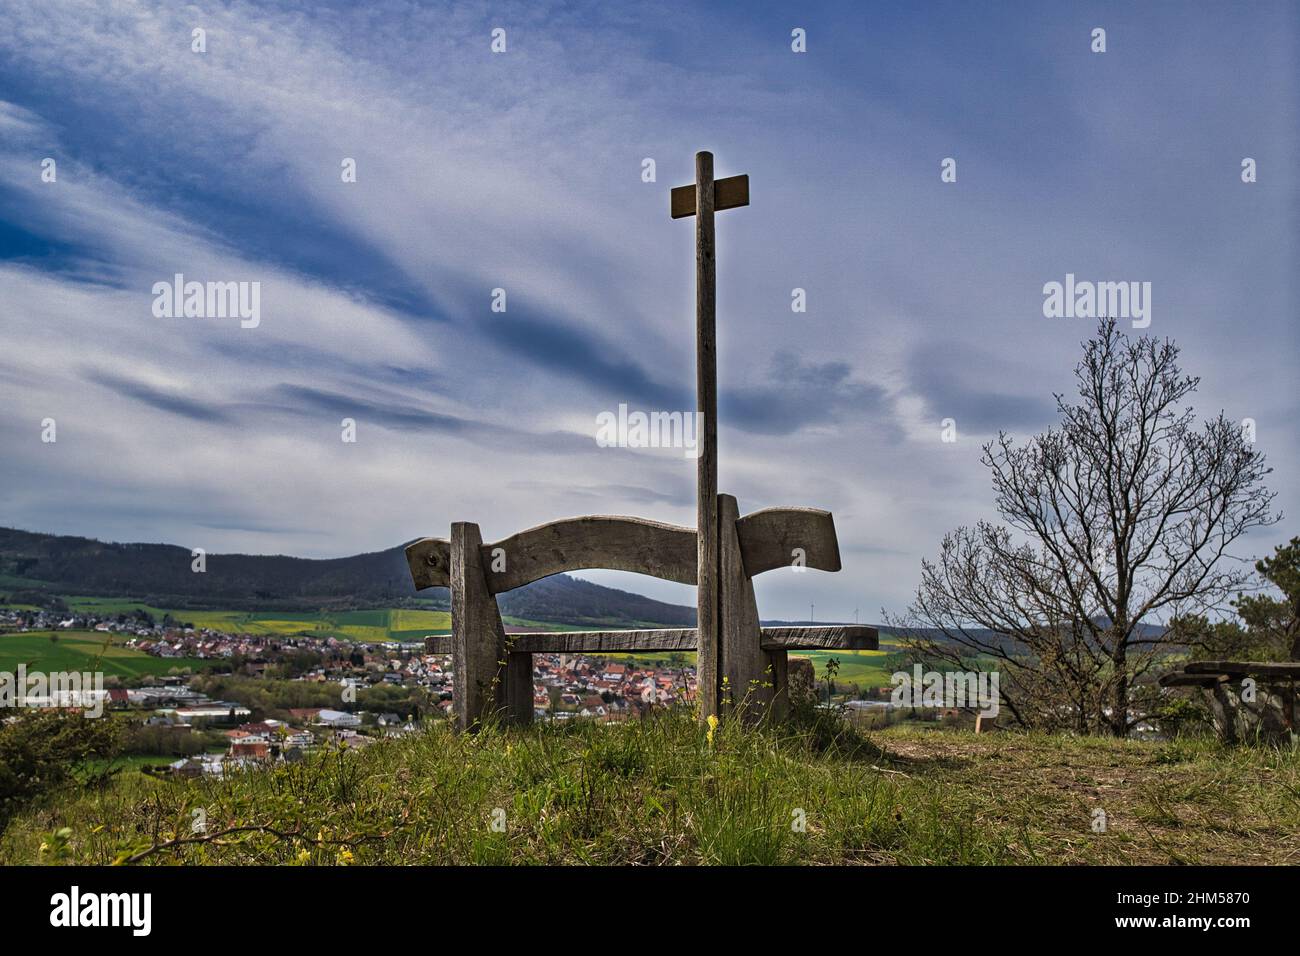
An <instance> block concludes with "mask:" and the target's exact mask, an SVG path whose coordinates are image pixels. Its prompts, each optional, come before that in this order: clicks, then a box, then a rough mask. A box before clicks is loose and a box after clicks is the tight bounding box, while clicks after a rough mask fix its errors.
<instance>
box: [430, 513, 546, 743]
mask: <svg viewBox="0 0 1300 956" xmlns="http://www.w3.org/2000/svg"><path fill="white" fill-rule="evenodd" d="M482 548H483V536H482V534H481V533H480V531H479V528H478V525H476V524H474V523H472V522H469V521H457V522H454V523H453V524H452V526H451V548H450V550H451V568H450V579H451V580H450V586H451V636H452V669H453V671H454V674H455V688H456V689H455V694H454V695H453V696H454V706H455V711H456V725H457V726H458V727H459V728H460V729H461V730H472V729H474V727H476V726H477V725H478V724H479V723H480V722H481V721H483V720H485V719H486V718H487V717H488V716H489V715H491V714H493V713H495V712H496V711H497V709H498V708H497V703H496V702H497V700H498V699H500V700H501V701H502V702H504V701H505V700H507V698H506V697H505V696H504V693H503V691H504V688H503V687H502V686H501V684H502V683H503V682H504V681H505V680H506V676H507V675H506V668H505V660H506V633H505V628H504V627H503V626H502V624H501V614H500V612H499V611H498V610H497V602H496V598H494V597H493V596H492V595H491V593H490V592H489V591H488V586H487V579H486V576H485V575H484V573H483V555H482ZM528 688H529V690H528V694H529V698H530V703H531V698H532V675H531V674H530V675H529V678H528Z"/></svg>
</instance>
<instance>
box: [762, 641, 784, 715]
mask: <svg viewBox="0 0 1300 956" xmlns="http://www.w3.org/2000/svg"><path fill="white" fill-rule="evenodd" d="M764 653H766V654H767V667H768V671H769V673H770V674H771V680H772V719H773V720H774V721H781V720H785V719H786V718H787V717H789V716H790V652H789V651H786V650H780V651H765V652H764Z"/></svg>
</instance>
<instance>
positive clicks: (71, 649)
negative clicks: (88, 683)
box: [0, 631, 211, 677]
mask: <svg viewBox="0 0 1300 956" xmlns="http://www.w3.org/2000/svg"><path fill="white" fill-rule="evenodd" d="M124 643H125V638H123V637H121V636H120V635H116V634H114V635H109V634H98V633H95V632H94V631H31V632H29V633H27V634H0V671H7V672H9V673H13V672H14V671H16V670H17V668H18V665H19V664H25V665H26V666H27V668H28V669H29V670H41V671H45V672H50V671H103V673H104V675H105V676H107V677H113V676H116V677H143V676H146V675H156V674H166V673H168V672H170V671H171V670H172V668H179V669H181V670H184V669H185V668H187V667H188V668H192V669H197V668H200V667H203V666H205V665H206V664H209V663H211V662H210V661H201V660H197V659H193V658H187V657H175V658H161V657H151V656H149V655H148V654H146V653H144V651H137V650H135V649H134V648H130V647H125V646H124Z"/></svg>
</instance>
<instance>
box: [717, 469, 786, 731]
mask: <svg viewBox="0 0 1300 956" xmlns="http://www.w3.org/2000/svg"><path fill="white" fill-rule="evenodd" d="M739 518H740V510H739V508H738V507H737V506H736V499H735V498H734V497H732V496H731V495H718V549H719V553H718V584H719V598H720V600H719V602H718V610H719V614H718V621H719V623H718V648H719V658H720V666H721V669H722V675H723V678H725V684H724V688H725V689H724V690H723V692H722V696H723V698H724V699H723V700H722V701H721V704H722V706H723V708H724V709H725V710H727V711H728V712H731V713H735V714H737V715H738V716H740V718H741V719H742V720H745V721H749V722H752V721H755V720H757V719H758V718H760V717H762V716H763V715H764V714H766V713H767V712H768V711H769V710H770V705H771V702H772V676H771V675H770V674H768V673H766V671H767V655H766V654H764V653H763V647H762V643H763V632H762V629H761V628H760V627H759V623H758V605H757V603H755V601H754V582H753V581H751V580H750V579H749V575H748V574H746V573H745V562H744V559H743V558H742V557H741V552H740V535H739V533H738V531H737V528H736V521H737V519H739ZM701 646H703V643H702V639H701Z"/></svg>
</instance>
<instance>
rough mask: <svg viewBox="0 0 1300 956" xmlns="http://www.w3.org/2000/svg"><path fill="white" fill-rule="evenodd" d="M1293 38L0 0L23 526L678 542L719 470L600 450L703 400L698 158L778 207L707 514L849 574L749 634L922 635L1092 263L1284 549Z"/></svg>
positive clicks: (734, 334) (634, 11)
mask: <svg viewBox="0 0 1300 956" xmlns="http://www.w3.org/2000/svg"><path fill="white" fill-rule="evenodd" d="M1298 9H1300V8H1297V6H1296V5H1295V4H1294V3H1290V2H1281V3H1252V4H1249V5H1242V6H1231V7H1229V6H1226V5H1221V4H1217V3H1183V2H1177V3H1167V4H1161V3H1143V4H1140V5H1133V4H1130V3H1117V4H1113V5H1107V4H1071V5H1069V6H1068V7H1066V6H1063V5H1062V6H1059V7H1058V6H1057V5H1047V4H1015V3H999V4H992V5H977V4H969V3H953V4H920V3H918V4H901V3H890V4H865V3H843V4H812V5H809V4H806V3H800V4H789V5H776V4H761V3H753V2H747V3H743V4H735V5H726V6H724V5H709V6H708V7H707V8H705V7H703V6H702V5H698V4H693V5H681V6H677V5H672V4H636V5H632V4H620V3H608V2H605V3H598V4H590V5H586V4H548V3H539V2H526V3H519V4H514V3H508V2H494V3H485V4H479V3H456V4H454V5H446V6H444V5H441V4H437V5H434V4H428V5H425V4H415V3H383V2H379V3H364V4H353V3H346V4H340V5H338V6H329V5H323V4H319V3H315V2H310V3H309V2H302V3H295V4H286V5H281V6H273V5H270V4H255V5H254V4H239V3H234V4H216V3H212V2H207V0H201V2H197V3H193V4H188V5H179V4H166V3H158V4H153V3H147V2H121V3H103V2H94V3H89V2H88V3H75V2H60V0H48V2H42V3H40V4H32V3H28V2H22V0H0V23H3V28H2V29H0V397H2V399H3V401H2V402H0V441H2V442H3V445H2V446H0V447H2V448H3V453H2V457H0V524H4V525H9V526H16V527H21V528H26V529H30V530H37V531H46V532H58V533H67V534H80V535H88V536H93V537H98V538H102V539H110V540H117V541H167V542H172V543H176V544H181V545H185V546H188V547H203V548H206V549H207V550H208V551H210V552H222V551H240V552H249V553H289V554H297V555H303V556H312V557H326V556H338V555H344V554H350V553H355V552H358V551H370V550H378V549H381V548H386V547H390V546H392V545H395V544H398V543H400V542H403V541H405V540H408V539H410V538H412V537H417V536H422V535H443V534H446V529H447V526H448V523H449V522H451V521H452V520H475V521H478V522H479V523H480V525H481V526H482V528H483V534H484V537H485V539H486V540H493V539H496V538H500V537H505V536H507V535H509V534H511V533H513V532H515V531H518V530H520V529H522V528H525V527H528V526H531V525H533V524H537V523H540V522H543V521H547V520H552V519H555V518H560V517H566V516H571V515H576V514H587V513H597V514H599V513H604V514H609V513H613V514H620V513H626V514H637V515H642V516H645V517H651V518H656V519H659V520H664V521H671V522H677V523H682V524H693V523H694V470H695V462H694V461H693V460H692V459H690V458H686V457H684V456H683V455H682V454H681V453H680V452H665V451H648V450H638V449H611V448H600V447H598V446H597V445H596V442H595V440H594V435H595V423H596V416H597V415H598V414H600V413H601V412H603V411H609V410H614V409H617V408H618V406H619V404H620V403H626V404H627V405H628V406H629V407H630V408H633V409H644V410H656V409H658V410H674V409H689V408H692V407H693V388H694V368H693V362H694V353H693V349H694V339H693V323H694V315H693V309H694V287H693V283H694V272H693V262H694V260H693V238H694V236H693V228H692V226H691V223H690V221H689V220H688V221H672V220H670V219H669V217H668V191H669V189H670V188H671V187H672V186H674V185H679V184H682V183H687V182H690V181H691V180H692V179H693V177H694V161H693V155H694V153H695V151H696V150H697V149H710V150H712V151H713V153H714V155H715V157H716V159H715V164H716V169H717V174H718V176H727V175H732V174H736V173H741V172H744V173H748V174H749V176H750V184H751V203H752V205H751V206H749V207H748V208H745V209H739V210H732V211H727V212H724V213H720V214H719V216H718V284H719V290H718V330H719V332H718V335H719V349H720V353H719V382H720V389H721V396H722V397H721V403H722V408H721V414H720V450H721V451H720V454H721V464H720V473H721V478H720V487H721V488H722V490H724V491H728V492H730V493H732V494H735V495H736V496H737V498H738V499H739V501H740V505H741V511H742V512H748V511H753V510H756V509H758V508H762V507H767V506H772V505H779V504H794V505H812V506H819V507H824V508H828V509H830V510H832V511H833V512H834V513H835V517H836V524H837V527H838V531H839V537H840V543H841V549H842V551H843V557H844V565H845V569H844V571H843V572H841V573H840V574H837V575H827V574H821V573H820V572H810V573H807V574H802V575H794V574H788V573H783V572H774V573H771V574H768V575H765V576H764V577H763V578H761V579H760V581H759V586H758V590H759V606H760V610H761V612H762V614H763V616H764V617H765V618H776V617H786V618H794V617H806V616H807V614H808V606H809V604H810V603H813V602H815V603H816V605H817V611H816V617H817V618H818V619H821V620H828V619H840V620H852V619H853V614H854V611H855V609H857V608H860V609H861V617H862V620H864V621H869V620H874V619H876V617H877V616H878V612H879V610H880V609H881V608H882V607H884V608H887V609H889V610H901V608H902V607H903V606H904V605H905V604H906V601H907V599H908V596H909V595H910V593H911V592H912V590H913V589H914V588H915V586H916V583H917V577H918V565H919V561H920V559H921V557H922V556H923V555H926V554H933V553H934V551H935V549H936V545H937V543H938V541H939V538H940V537H941V535H942V534H943V532H944V531H945V530H947V529H949V528H952V527H954V526H956V525H958V524H962V523H968V522H971V521H973V520H975V519H978V518H980V517H987V516H990V507H989V502H990V489H989V482H988V477H987V474H986V473H985V472H984V470H983V469H982V468H981V467H980V465H979V464H978V458H979V446H980V444H981V443H982V442H983V441H986V440H988V438H989V437H990V436H991V435H992V434H993V433H995V432H996V430H997V429H999V428H1002V429H1006V430H1008V431H1011V432H1013V433H1016V434H1021V435H1024V434H1029V433H1032V432H1034V431H1036V430H1039V429H1041V428H1044V427H1046V426H1047V425H1049V424H1051V423H1052V422H1053V420H1054V414H1053V402H1052V398H1051V396H1052V393H1053V392H1054V391H1061V390H1065V389H1068V388H1069V386H1070V370H1071V368H1072V367H1073V365H1074V363H1075V361H1076V360H1077V357H1078V355H1079V343H1080V341H1081V340H1082V339H1084V338H1086V337H1087V336H1088V334H1089V333H1090V332H1091V331H1092V328H1093V326H1094V324H1095V323H1093V322H1092V321H1090V320H1088V319H1078V318H1073V319H1065V318H1061V319H1049V318H1045V317H1044V315H1043V291H1042V290H1043V285H1044V283H1046V282H1051V281H1063V280H1064V278H1065V275H1066V274H1067V273H1073V274H1075V275H1076V276H1078V277H1079V278H1080V279H1092V280H1137V281H1147V282H1150V283H1151V284H1152V301H1151V320H1152V321H1151V326H1150V329H1149V331H1150V332H1151V333H1155V334H1158V335H1161V336H1166V335H1167V336H1171V337H1173V338H1174V339H1176V340H1177V341H1178V342H1179V343H1180V344H1181V345H1182V346H1183V349H1184V354H1183V361H1184V365H1185V367H1186V369H1187V370H1188V371H1190V372H1192V373H1193V374H1198V375H1200V376H1201V377H1202V387H1201V391H1200V393H1199V395H1198V401H1197V408H1198V411H1202V412H1204V413H1205V414H1207V415H1211V414H1214V413H1217V412H1218V410H1219V409H1221V408H1222V409H1225V410H1226V411H1227V413H1228V414H1229V415H1230V416H1233V417H1237V418H1242V417H1251V418H1254V419H1255V420H1256V422H1257V427H1258V436H1259V444H1260V446H1261V447H1262V448H1263V449H1264V450H1265V452H1266V453H1267V454H1268V456H1269V458H1270V461H1271V463H1272V465H1273V466H1274V468H1275V472H1274V474H1273V476H1272V479H1273V487H1274V488H1275V490H1277V491H1278V492H1279V499H1278V504H1279V506H1280V507H1281V508H1282V509H1283V510H1284V511H1285V512H1286V513H1287V516H1288V517H1287V520H1286V521H1285V522H1284V523H1283V524H1282V525H1280V526H1278V527H1276V528H1273V529H1270V530H1269V532H1268V534H1267V536H1266V537H1259V538H1258V539H1256V538H1252V539H1250V540H1249V541H1248V542H1247V543H1246V546H1245V548H1244V549H1243V550H1244V553H1262V552H1264V551H1266V550H1268V549H1269V548H1270V547H1271V546H1272V544H1273V543H1276V542H1277V541H1281V540H1284V539H1285V538H1287V537H1289V536H1291V535H1293V534H1297V533H1300V522H1297V520H1296V516H1297V515H1300V493H1298V492H1297V480H1296V474H1297V468H1298V467H1300V445H1298V443H1297V431H1298V430H1297V427H1296V422H1297V416H1298V415H1300V407H1298V406H1300V401H1298V399H1297V387H1296V385H1297V373H1296V359H1297V356H1298V355H1300V325H1298V317H1297V268H1296V266H1297V263H1298V262H1300V211H1298V210H1300V204H1298V203H1297V188H1296V157H1297V155H1298V151H1297V145H1298V144H1297V138H1298V137H1297V128H1298V124H1297V122H1296V117H1297V115H1300V91H1298V89H1297V86H1298V83H1300V80H1298V78H1300V72H1298V71H1297V69H1296V62H1297V52H1298V51H1297V45H1300V40H1298V38H1300V14H1297V10H1298ZM1097 27H1101V28H1104V29H1105V30H1106V47H1107V49H1106V52H1105V53H1094V52H1092V51H1091V49H1090V47H1091V45H1092V38H1091V32H1092V30H1093V29H1094V28H1097ZM195 28H202V29H203V30H205V31H206V52H194V50H193V49H192V45H193V31H194V29H195ZM497 28H500V29H503V30H504V31H505V41H506V50H505V52H504V53H493V52H492V50H491V43H492V37H491V34H492V31H493V30H494V29H497ZM795 28H802V29H804V30H805V31H806V37H807V52H806V53H795V52H793V51H792V49H791V31H792V30H794V29H795ZM948 157H951V158H954V159H955V160H956V162H957V181H956V182H955V183H945V182H942V181H941V178H940V164H941V162H942V160H944V159H945V158H948ZM1245 157H1250V158H1253V159H1254V160H1255V161H1256V164H1257V169H1258V181H1257V182H1255V183H1253V184H1246V183H1243V182H1242V181H1241V163H1242V160H1243V158H1245ZM47 158H49V159H54V160H55V163H56V166H55V170H56V179H55V181H54V182H46V181H44V180H43V177H42V170H43V167H42V161H43V160H44V159H47ZM346 158H350V159H353V160H355V162H356V170H357V175H356V182H344V181H343V176H342V175H341V164H342V162H343V160H344V159H346ZM646 158H651V159H653V160H654V161H655V172H656V181H655V182H649V183H647V182H643V179H642V170H643V160H644V159H646ZM46 178H48V177H46ZM178 272H179V273H183V274H184V275H185V276H186V278H187V279H192V280H199V281H239V282H258V283H260V289H261V302H260V307H261V308H260V324H259V325H258V326H257V327H256V328H241V325H240V322H239V320H238V319H231V318H211V317H209V318H197V317H191V318H158V317H156V316H155V315H154V312H153V308H152V307H153V300H154V297H153V293H152V289H153V285H154V283H156V282H160V281H170V280H171V277H172V276H173V275H174V274H175V273H178ZM497 288H501V289H505V290H506V311H505V312H493V311H492V309H491V304H492V290H493V289H497ZM794 288H803V289H805V290H806V294H807V311H806V312H804V313H795V312H792V310H791V290H792V289H794ZM47 418H52V419H54V420H55V422H56V427H57V441H56V442H53V443H48V442H43V441H42V440H41V437H42V421H43V420H44V419H47ZM343 418H353V419H355V421H356V422H357V440H356V442H355V443H345V442H343V441H342V440H341V427H340V422H341V420H342V419H343ZM945 418H952V419H954V420H955V422H956V427H957V437H958V440H957V441H956V442H953V443H945V442H943V441H941V430H942V424H941V423H942V420H943V419H945ZM587 576H589V577H591V578H592V579H594V580H599V581H602V582H604V583H613V584H616V585H618V586H624V587H632V588H634V589H636V590H641V591H643V592H644V593H649V594H653V595H655V596H658V597H664V598H667V599H671V600H678V601H681V602H683V603H693V599H692V596H691V593H690V589H687V588H683V587H681V586H678V585H671V584H665V583H660V582H654V581H652V580H650V579H645V578H633V577H628V576H621V575H616V574H612V573H595V574H591V575H587Z"/></svg>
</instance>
